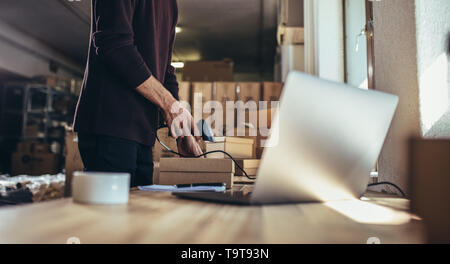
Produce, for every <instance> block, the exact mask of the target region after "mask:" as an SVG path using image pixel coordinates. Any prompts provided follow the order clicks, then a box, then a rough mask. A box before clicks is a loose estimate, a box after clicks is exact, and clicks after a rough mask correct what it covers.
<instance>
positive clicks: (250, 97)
mask: <svg viewBox="0 0 450 264" xmlns="http://www.w3.org/2000/svg"><path fill="white" fill-rule="evenodd" d="M237 91H238V93H237V94H238V100H240V101H243V102H244V103H246V102H248V101H254V102H256V103H257V105H258V103H259V101H260V100H261V83H259V82H241V83H238V84H237Z"/></svg>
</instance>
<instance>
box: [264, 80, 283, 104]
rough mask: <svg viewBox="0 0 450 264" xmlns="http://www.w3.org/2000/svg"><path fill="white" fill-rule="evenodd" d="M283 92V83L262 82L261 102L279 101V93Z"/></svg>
mask: <svg viewBox="0 0 450 264" xmlns="http://www.w3.org/2000/svg"><path fill="white" fill-rule="evenodd" d="M282 91H283V83H278V82H264V83H263V101H267V102H271V101H279V100H280V96H281V92H282Z"/></svg>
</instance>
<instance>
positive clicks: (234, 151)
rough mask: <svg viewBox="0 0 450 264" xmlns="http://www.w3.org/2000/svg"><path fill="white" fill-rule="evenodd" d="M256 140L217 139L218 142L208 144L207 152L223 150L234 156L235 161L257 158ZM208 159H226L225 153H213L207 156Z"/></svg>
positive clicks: (237, 138) (239, 138) (238, 138)
mask: <svg viewBox="0 0 450 264" xmlns="http://www.w3.org/2000/svg"><path fill="white" fill-rule="evenodd" d="M254 146H255V139H252V138H243V137H242V138H241V137H223V138H216V142H207V143H206V152H210V151H214V150H222V151H225V152H227V153H228V154H230V155H231V156H233V158H235V159H251V158H253V157H254V156H255V152H254ZM207 158H208V159H226V158H228V156H227V155H225V154H223V153H213V154H209V155H207Z"/></svg>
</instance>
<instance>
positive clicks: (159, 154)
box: [153, 128, 178, 162]
mask: <svg viewBox="0 0 450 264" xmlns="http://www.w3.org/2000/svg"><path fill="white" fill-rule="evenodd" d="M158 138H159V139H160V140H161V142H163V143H164V144H165V145H166V146H168V147H169V148H170V149H172V150H174V151H178V147H177V141H176V140H175V139H174V138H172V137H170V136H169V128H161V129H159V130H158ZM167 157H177V155H175V154H173V153H171V152H169V151H167V150H166V149H165V148H164V147H163V146H161V144H159V142H158V141H156V143H155V147H154V152H153V161H155V162H159V160H160V158H167Z"/></svg>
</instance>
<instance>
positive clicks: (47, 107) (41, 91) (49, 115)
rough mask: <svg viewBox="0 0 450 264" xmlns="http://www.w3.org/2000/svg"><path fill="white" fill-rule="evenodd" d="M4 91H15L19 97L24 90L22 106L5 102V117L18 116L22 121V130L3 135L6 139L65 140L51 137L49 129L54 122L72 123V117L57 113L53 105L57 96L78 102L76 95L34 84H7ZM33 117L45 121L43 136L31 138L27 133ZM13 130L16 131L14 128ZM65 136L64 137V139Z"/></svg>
mask: <svg viewBox="0 0 450 264" xmlns="http://www.w3.org/2000/svg"><path fill="white" fill-rule="evenodd" d="M3 89H6V92H5V93H7V92H8V89H13V90H14V89H15V90H16V91H17V94H18V95H17V96H20V95H19V90H20V89H21V90H22V91H21V96H22V101H21V106H16V105H15V104H14V102H12V103H11V102H9V103H8V102H5V105H4V109H3V112H4V113H3V116H16V117H17V118H18V119H21V122H20V123H21V127H20V129H17V132H18V133H8V134H7V135H3V136H4V137H9V138H15V139H18V140H29V139H40V140H43V141H46V142H48V141H49V140H58V141H60V140H63V138H59V137H52V136H50V135H49V129H50V128H51V127H52V122H53V121H65V122H68V123H70V121H71V120H69V119H70V116H69V117H67V116H65V115H62V114H60V113H58V112H56V111H55V109H53V103H54V100H55V97H57V96H60V97H69V98H70V99H73V100H76V98H75V96H74V95H72V94H70V93H67V92H62V91H57V90H56V89H55V88H53V87H50V86H47V85H41V84H33V83H27V84H22V83H7V84H5V85H4V87H3ZM36 99H39V100H38V102H35V101H34V100H36ZM17 102H18V101H17ZM17 102H16V103H17ZM33 117H36V119H40V120H42V121H43V122H42V123H43V129H42V136H41V135H39V136H30V135H27V133H26V131H27V125H28V123H29V121H30V120H32V119H33ZM5 125H11V124H5ZM12 130H14V128H13V129H12ZM63 136H64V135H62V137H63Z"/></svg>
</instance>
